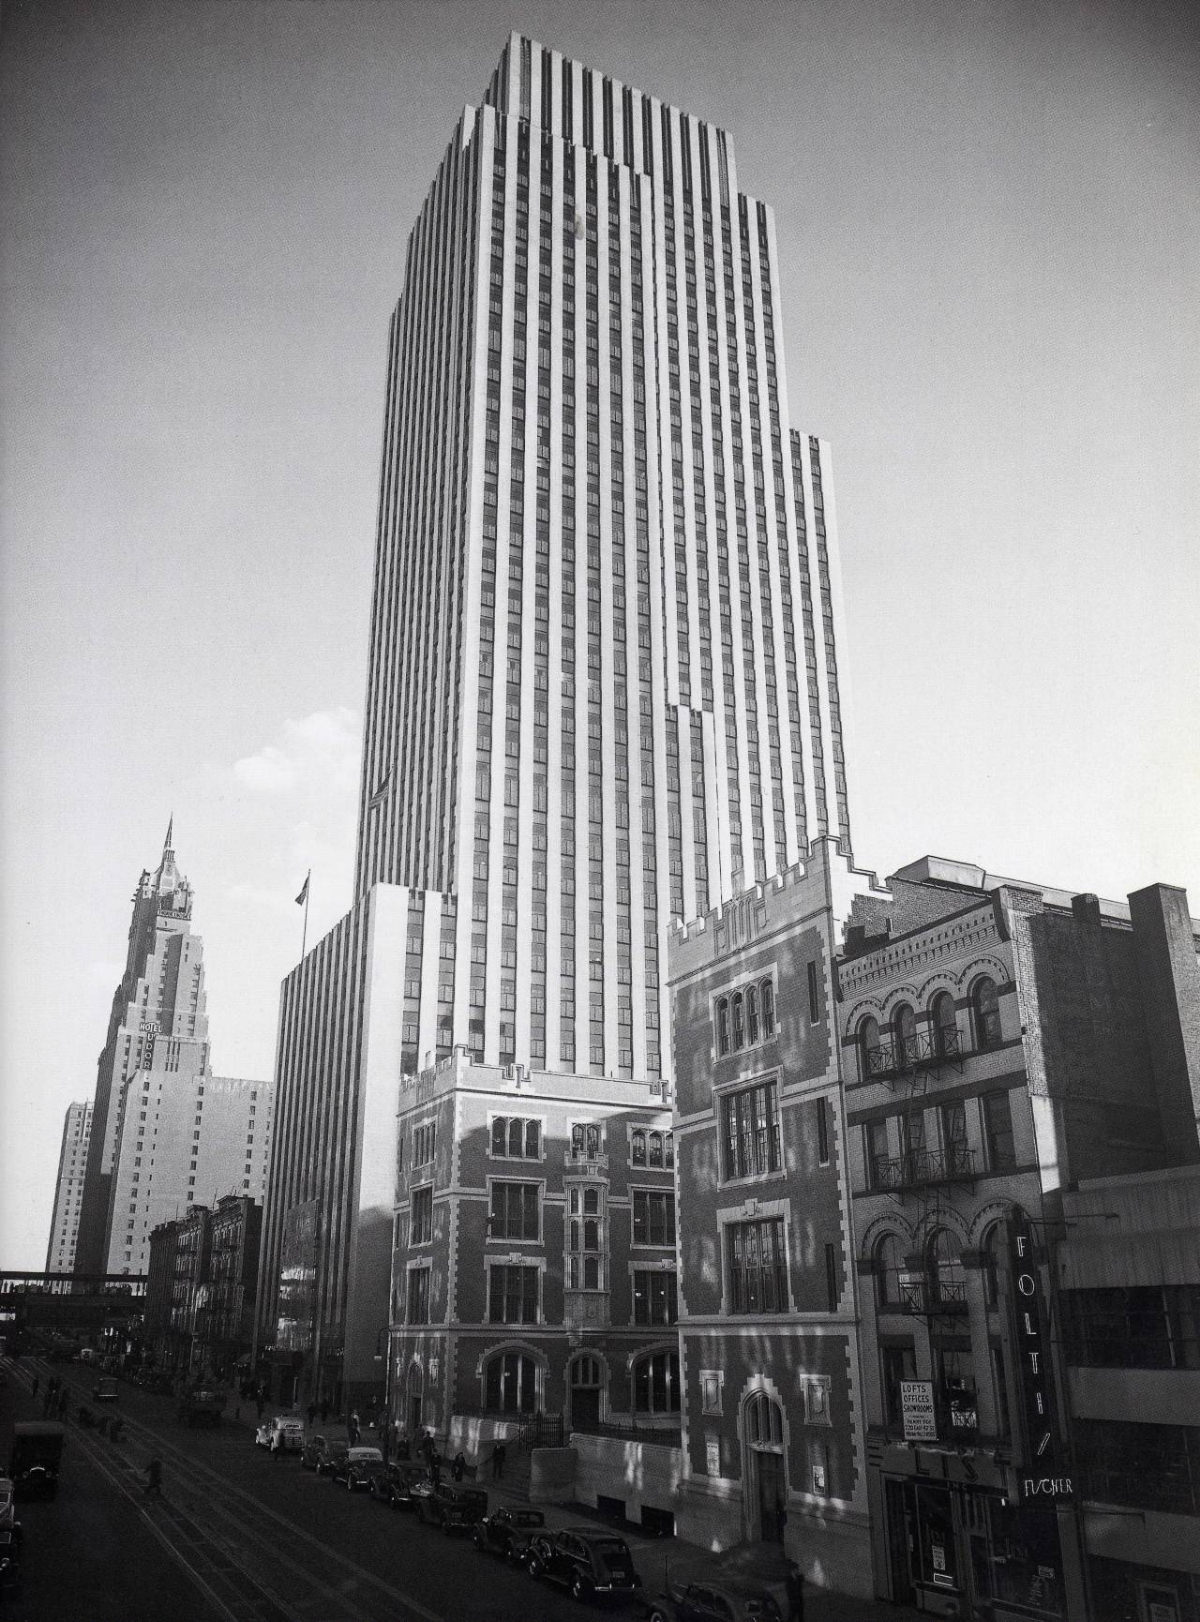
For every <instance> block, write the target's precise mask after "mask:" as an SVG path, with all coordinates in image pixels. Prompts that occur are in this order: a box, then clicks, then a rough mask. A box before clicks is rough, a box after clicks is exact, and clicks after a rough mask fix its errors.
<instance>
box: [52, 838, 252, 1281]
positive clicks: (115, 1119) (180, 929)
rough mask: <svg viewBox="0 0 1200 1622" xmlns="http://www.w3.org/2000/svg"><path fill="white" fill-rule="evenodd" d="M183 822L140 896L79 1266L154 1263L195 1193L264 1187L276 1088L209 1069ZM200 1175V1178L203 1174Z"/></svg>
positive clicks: (87, 1187) (108, 1045)
mask: <svg viewBox="0 0 1200 1622" xmlns="http://www.w3.org/2000/svg"><path fill="white" fill-rule="evenodd" d="M172 829H173V823H172V825H171V826H169V827H168V829H167V837H166V841H165V843H164V845H163V852H162V857H161V859H160V861H159V864H158V868H157V869H156V871H155V872H154V873H150V872H149V871H148V870H147V871H145V872H143V873H142V875H141V877H140V879H139V880H138V886H137V889H136V890H135V892H134V895H133V917H132V919H131V921H130V926H129V946H128V951H127V955H126V960H125V973H124V975H123V976H122V978H121V983H120V985H119V986H118V987H117V989H116V991H115V993H114V994H113V1003H112V1012H111V1014H110V1015H109V1022H108V1036H107V1039H106V1041H105V1044H104V1048H103V1051H102V1052H101V1054H100V1058H99V1062H98V1067H97V1075H96V1096H95V1103H94V1105H93V1111H92V1133H91V1141H90V1144H89V1148H88V1157H87V1174H86V1178H85V1182H84V1190H83V1204H82V1211H81V1215H80V1221H79V1240H78V1244H77V1247H76V1264H75V1270H76V1271H77V1272H81V1273H102V1272H111V1273H130V1272H133V1273H139V1272H144V1271H145V1269H146V1265H147V1262H148V1259H149V1239H150V1232H151V1230H152V1229H153V1228H154V1227H155V1226H156V1225H157V1224H158V1223H160V1222H164V1221H166V1220H168V1219H169V1218H171V1217H175V1216H178V1215H181V1214H183V1213H184V1212H186V1210H187V1208H188V1207H189V1205H190V1204H191V1203H192V1202H193V1200H197V1199H206V1200H207V1199H211V1200H213V1201H215V1200H216V1199H217V1198H219V1197H220V1196H221V1195H223V1194H234V1193H236V1194H241V1193H251V1194H253V1195H256V1196H259V1197H261V1194H262V1191H263V1184H264V1181H265V1169H266V1157H267V1148H268V1141H269V1129H270V1114H271V1104H272V1100H273V1089H272V1088H271V1087H270V1085H269V1084H268V1083H266V1082H263V1081H243V1080H240V1079H236V1078H232V1077H221V1076H213V1075H212V1073H211V1070H210V1068H209V1045H208V1015H207V1012H206V1008H205V995H204V948H203V944H202V942H201V940H200V938H199V936H197V935H193V934H192V932H191V918H192V887H191V885H190V884H189V883H188V881H187V879H186V878H184V876H183V874H182V873H180V871H179V869H178V868H177V866H176V864H175V851H174V849H173V848H172V838H171V836H172ZM197 1179H199V1181H197Z"/></svg>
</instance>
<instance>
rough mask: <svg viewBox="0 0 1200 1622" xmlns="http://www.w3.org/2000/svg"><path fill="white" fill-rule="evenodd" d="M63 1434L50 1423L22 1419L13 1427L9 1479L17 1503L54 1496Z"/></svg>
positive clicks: (62, 1429)
mask: <svg viewBox="0 0 1200 1622" xmlns="http://www.w3.org/2000/svg"><path fill="white" fill-rule="evenodd" d="M66 1434H67V1433H66V1430H65V1429H64V1428H63V1426H62V1425H59V1424H56V1423H55V1422H54V1421H53V1420H46V1419H22V1420H18V1421H17V1423H16V1424H15V1425H14V1426H13V1436H12V1451H11V1453H10V1454H9V1463H8V1479H9V1480H10V1481H11V1482H12V1484H13V1494H14V1496H15V1497H16V1498H17V1499H18V1501H20V1502H22V1503H24V1502H25V1501H26V1500H27V1499H30V1498H53V1497H54V1496H55V1495H56V1494H57V1492H58V1472H59V1469H60V1467H61V1464H62V1454H63V1443H64V1441H65V1440H66Z"/></svg>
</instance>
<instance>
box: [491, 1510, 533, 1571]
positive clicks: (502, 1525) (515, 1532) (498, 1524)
mask: <svg viewBox="0 0 1200 1622" xmlns="http://www.w3.org/2000/svg"><path fill="white" fill-rule="evenodd" d="M545 1524H546V1517H545V1516H544V1515H543V1514H542V1512H541V1510H540V1509H520V1508H517V1509H497V1510H495V1511H494V1512H493V1513H492V1514H491V1515H489V1516H488V1517H487V1518H486V1519H485V1520H482V1521H476V1523H475V1531H474V1534H473V1536H474V1539H475V1547H476V1548H477V1549H479V1550H480V1551H481V1552H482V1553H483V1554H498V1555H500V1556H502V1557H503V1558H504V1559H505V1560H511V1561H512V1562H513V1564H514V1565H523V1564H524V1563H525V1556H526V1555H527V1554H528V1552H529V1540H530V1538H531V1537H533V1536H534V1535H535V1534H536V1533H537V1532H540V1531H541V1529H542V1527H543V1526H545Z"/></svg>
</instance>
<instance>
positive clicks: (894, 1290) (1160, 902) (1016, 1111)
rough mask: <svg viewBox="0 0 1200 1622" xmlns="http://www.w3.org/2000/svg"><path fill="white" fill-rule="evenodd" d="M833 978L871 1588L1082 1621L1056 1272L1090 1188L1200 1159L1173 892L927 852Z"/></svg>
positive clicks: (1191, 980) (1084, 1607)
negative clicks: (1072, 1203) (1086, 882)
mask: <svg viewBox="0 0 1200 1622" xmlns="http://www.w3.org/2000/svg"><path fill="white" fill-rule="evenodd" d="M888 887H889V891H890V899H887V900H882V899H881V898H879V897H878V896H876V897H871V898H863V899H860V901H859V902H858V903H857V904H856V906H855V908H854V910H853V912H852V914H851V920H850V927H849V930H848V933H847V942H846V950H845V952H844V954H843V955H842V957H841V959H840V960H839V963H838V966H837V979H838V997H839V1000H840V1009H839V1024H840V1033H841V1042H842V1056H843V1072H844V1077H845V1108H846V1121H847V1125H848V1138H847V1149H848V1153H847V1170H848V1176H849V1184H850V1195H851V1207H852V1212H853V1234H854V1240H853V1242H854V1252H855V1266H856V1268H857V1271H858V1274H859V1278H860V1284H861V1288H860V1292H859V1304H860V1313H861V1322H862V1339H861V1345H862V1348H863V1354H864V1369H863V1373H864V1387H863V1411H864V1417H865V1420H866V1424H867V1453H866V1463H867V1491H868V1497H869V1501H870V1507H871V1532H872V1539H873V1543H874V1556H875V1572H876V1582H877V1586H878V1591H879V1592H880V1593H881V1594H883V1595H885V1596H886V1597H888V1598H891V1599H894V1600H898V1601H904V1602H907V1603H911V1604H916V1605H917V1606H918V1607H919V1608H921V1609H923V1610H927V1611H929V1612H931V1613H933V1614H948V1613H949V1611H950V1610H951V1608H952V1606H953V1605H956V1604H957V1605H958V1606H960V1607H961V1608H962V1610H966V1609H967V1608H968V1607H969V1606H971V1605H973V1606H975V1607H976V1608H977V1609H978V1608H980V1607H987V1614H989V1615H990V1616H993V1617H995V1618H996V1619H998V1622H999V1619H1006V1618H1015V1617H1017V1616H1021V1617H1024V1618H1029V1617H1038V1618H1044V1619H1059V1618H1071V1619H1072V1622H1076V1619H1078V1622H1083V1619H1084V1618H1089V1619H1091V1618H1093V1617H1094V1615H1095V1614H1096V1613H1094V1612H1093V1611H1092V1610H1091V1609H1090V1608H1089V1607H1090V1601H1089V1599H1088V1597H1087V1572H1086V1571H1085V1568H1084V1562H1083V1559H1082V1555H1081V1537H1080V1529H1079V1520H1078V1510H1079V1490H1078V1484H1077V1482H1076V1480H1075V1475H1076V1472H1075V1470H1074V1467H1073V1455H1072V1442H1071V1435H1070V1429H1069V1426H1068V1423H1067V1418H1068V1415H1067V1407H1066V1403H1065V1401H1064V1383H1065V1382H1064V1377H1063V1371H1062V1368H1061V1366H1060V1362H1059V1359H1058V1357H1057V1355H1056V1353H1057V1342H1058V1339H1059V1335H1058V1332H1057V1328H1056V1325H1057V1324H1058V1321H1059V1320H1058V1313H1059V1311H1060V1308H1059V1306H1058V1303H1057V1299H1056V1294H1055V1279H1054V1276H1053V1270H1052V1268H1051V1266H1050V1260H1051V1254H1052V1250H1053V1246H1054V1245H1055V1243H1056V1242H1057V1240H1058V1238H1059V1237H1060V1235H1061V1233H1062V1231H1063V1230H1062V1227H1061V1224H1062V1221H1063V1219H1064V1196H1065V1195H1067V1194H1068V1193H1069V1191H1070V1190H1071V1189H1073V1188H1074V1186H1075V1185H1076V1184H1077V1183H1078V1182H1079V1180H1081V1179H1094V1178H1106V1177H1111V1176H1114V1175H1121V1174H1126V1173H1130V1172H1134V1173H1149V1172H1154V1171H1156V1170H1159V1169H1161V1168H1164V1167H1168V1166H1171V1165H1177V1164H1180V1163H1185V1164H1187V1163H1195V1162H1196V1161H1197V1159H1200V1145H1198V1142H1197V1135H1196V1119H1195V1118H1196V1108H1197V1102H1198V1100H1200V1028H1198V1027H1197V1012H1198V1011H1200V971H1198V970H1197V964H1196V938H1195V926H1194V925H1193V924H1192V922H1191V920H1190V919H1189V918H1188V915H1187V909H1186V897H1184V896H1183V893H1182V892H1180V891H1177V890H1171V889H1169V888H1167V887H1165V886H1154V887H1152V888H1150V889H1148V890H1143V891H1140V892H1138V893H1137V894H1136V895H1133V896H1131V897H1130V899H1129V904H1128V906H1125V905H1121V904H1118V903H1109V902H1099V901H1097V899H1096V898H1095V897H1094V896H1071V895H1069V894H1067V893H1064V892H1061V891H1055V890H1052V889H1047V888H1045V887H1042V886H1031V885H1027V884H1017V883H1013V882H1011V881H1007V880H1003V879H998V878H993V877H991V876H989V875H988V874H986V873H985V872H984V871H983V870H982V869H979V868H975V867H970V866H968V865H966V864H963V863H953V862H945V861H940V860H937V859H933V858H927V859H925V860H924V861H922V862H918V863H915V864H913V865H912V866H911V867H908V868H904V869H901V870H900V872H899V873H897V874H896V875H894V876H893V877H892V878H891V879H889V881H888Z"/></svg>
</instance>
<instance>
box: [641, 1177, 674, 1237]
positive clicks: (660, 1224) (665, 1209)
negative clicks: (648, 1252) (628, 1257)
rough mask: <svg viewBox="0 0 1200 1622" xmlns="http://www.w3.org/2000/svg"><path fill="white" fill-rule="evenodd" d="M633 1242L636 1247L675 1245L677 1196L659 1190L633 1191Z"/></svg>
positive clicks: (644, 1189) (643, 1189) (642, 1189)
mask: <svg viewBox="0 0 1200 1622" xmlns="http://www.w3.org/2000/svg"><path fill="white" fill-rule="evenodd" d="M633 1242H634V1244H635V1245H673V1244H674V1243H675V1196H674V1194H666V1193H660V1192H659V1191H658V1190H657V1189H648V1188H635V1189H634V1191H633Z"/></svg>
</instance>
